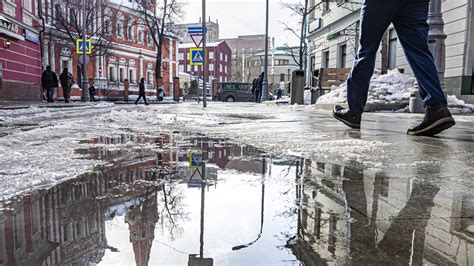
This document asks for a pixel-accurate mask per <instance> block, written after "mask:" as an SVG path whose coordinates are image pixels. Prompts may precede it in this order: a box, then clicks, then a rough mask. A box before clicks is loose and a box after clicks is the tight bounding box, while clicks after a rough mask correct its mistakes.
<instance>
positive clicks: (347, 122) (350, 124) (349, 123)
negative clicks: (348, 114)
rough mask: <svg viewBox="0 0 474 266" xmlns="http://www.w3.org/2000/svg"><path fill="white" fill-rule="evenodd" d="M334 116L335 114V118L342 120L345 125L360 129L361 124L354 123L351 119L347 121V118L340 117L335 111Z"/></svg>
mask: <svg viewBox="0 0 474 266" xmlns="http://www.w3.org/2000/svg"><path fill="white" fill-rule="evenodd" d="M332 116H334V118H336V119H337V120H339V121H341V122H342V123H344V125H346V126H348V127H351V128H354V129H360V124H354V123H351V122H349V121H346V120H344V119H342V118H340V117H338V116H337V115H336V114H335V113H334V112H333V113H332Z"/></svg>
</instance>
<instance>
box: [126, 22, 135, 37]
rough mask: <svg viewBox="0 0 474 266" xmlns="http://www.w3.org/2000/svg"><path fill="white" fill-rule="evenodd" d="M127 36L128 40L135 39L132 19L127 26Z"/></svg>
mask: <svg viewBox="0 0 474 266" xmlns="http://www.w3.org/2000/svg"><path fill="white" fill-rule="evenodd" d="M127 36H128V40H130V41H133V40H134V39H135V33H134V27H133V21H131V22H130V25H129V26H128V32H127Z"/></svg>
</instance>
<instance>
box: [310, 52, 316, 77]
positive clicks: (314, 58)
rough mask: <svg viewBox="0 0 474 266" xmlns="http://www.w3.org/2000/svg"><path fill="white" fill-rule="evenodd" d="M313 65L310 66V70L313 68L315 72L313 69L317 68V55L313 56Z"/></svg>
mask: <svg viewBox="0 0 474 266" xmlns="http://www.w3.org/2000/svg"><path fill="white" fill-rule="evenodd" d="M310 61H311V66H310V68H311V69H310V70H311V73H313V71H314V70H315V69H316V56H314V55H313V56H311V60H310Z"/></svg>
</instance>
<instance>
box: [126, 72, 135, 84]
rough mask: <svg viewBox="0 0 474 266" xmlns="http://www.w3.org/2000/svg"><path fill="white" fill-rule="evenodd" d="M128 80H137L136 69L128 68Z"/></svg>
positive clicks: (133, 81) (132, 81) (131, 81)
mask: <svg viewBox="0 0 474 266" xmlns="http://www.w3.org/2000/svg"><path fill="white" fill-rule="evenodd" d="M128 74H129V75H128V80H129V81H130V83H135V81H136V78H135V69H129V70H128Z"/></svg>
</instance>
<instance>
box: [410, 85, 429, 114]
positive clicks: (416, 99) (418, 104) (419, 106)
mask: <svg viewBox="0 0 474 266" xmlns="http://www.w3.org/2000/svg"><path fill="white" fill-rule="evenodd" d="M408 109H409V110H410V113H424V112H425V110H426V109H425V107H424V106H423V100H422V99H421V96H420V91H419V90H415V91H414V92H413V93H412V95H411V97H410V103H409V106H408Z"/></svg>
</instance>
